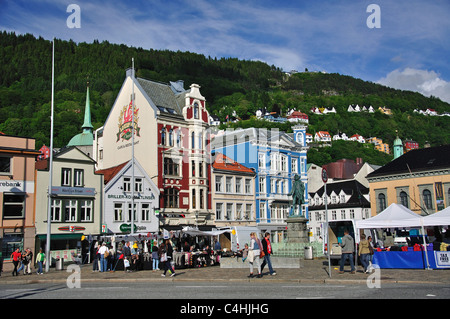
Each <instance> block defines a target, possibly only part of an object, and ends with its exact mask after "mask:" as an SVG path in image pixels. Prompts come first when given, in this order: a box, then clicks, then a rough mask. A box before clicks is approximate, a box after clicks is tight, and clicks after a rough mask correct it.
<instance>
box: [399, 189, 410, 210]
mask: <svg viewBox="0 0 450 319" xmlns="http://www.w3.org/2000/svg"><path fill="white" fill-rule="evenodd" d="M400 204H402V205H403V206H405V207H406V208H408V207H409V205H408V194H406V192H404V191H401V192H400Z"/></svg>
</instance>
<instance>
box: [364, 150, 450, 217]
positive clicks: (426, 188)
mask: <svg viewBox="0 0 450 319" xmlns="http://www.w3.org/2000/svg"><path fill="white" fill-rule="evenodd" d="M448 154H450V145H444V146H438V147H432V148H423V149H417V150H413V151H410V152H408V153H406V154H404V155H402V156H400V157H399V158H397V159H395V160H393V161H392V162H390V163H388V164H386V165H385V166H383V167H381V168H379V169H378V170H376V171H374V172H372V173H370V174H369V175H367V180H368V181H369V188H370V206H371V210H372V216H375V215H376V214H378V213H380V212H381V211H383V210H384V209H385V208H387V207H388V206H389V205H390V204H392V203H397V204H402V205H403V206H405V207H407V208H409V209H411V210H412V211H413V212H415V213H417V214H420V215H427V214H432V213H435V212H437V211H440V210H442V209H444V208H445V207H447V206H450V157H449V156H448Z"/></svg>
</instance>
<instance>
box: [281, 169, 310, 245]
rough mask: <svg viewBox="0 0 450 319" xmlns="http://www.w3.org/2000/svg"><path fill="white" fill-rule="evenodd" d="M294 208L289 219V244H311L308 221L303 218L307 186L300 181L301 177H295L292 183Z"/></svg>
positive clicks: (290, 194) (292, 207) (291, 193)
mask: <svg viewBox="0 0 450 319" xmlns="http://www.w3.org/2000/svg"><path fill="white" fill-rule="evenodd" d="M289 196H292V206H291V209H290V212H289V217H288V218H287V220H286V222H287V241H288V243H307V242H309V237H308V229H307V227H306V223H307V222H308V219H307V218H306V217H305V216H303V211H302V205H303V204H304V203H305V185H304V184H303V182H302V181H301V180H300V176H298V175H295V177H294V181H293V183H292V190H291V192H290V193H289Z"/></svg>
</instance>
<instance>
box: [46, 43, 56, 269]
mask: <svg viewBox="0 0 450 319" xmlns="http://www.w3.org/2000/svg"><path fill="white" fill-rule="evenodd" d="M54 92H55V38H53V48H52V101H51V113H50V122H51V126H50V162H49V178H48V204H47V242H46V245H45V258H46V260H47V261H46V263H45V272H48V271H49V268H50V264H51V261H52V260H51V257H50V236H51V232H52V225H51V220H52V184H53V112H54Z"/></svg>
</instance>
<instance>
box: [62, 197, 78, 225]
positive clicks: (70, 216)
mask: <svg viewBox="0 0 450 319" xmlns="http://www.w3.org/2000/svg"><path fill="white" fill-rule="evenodd" d="M64 220H65V221H66V222H75V221H77V201H76V200H67V201H65V202H64Z"/></svg>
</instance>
